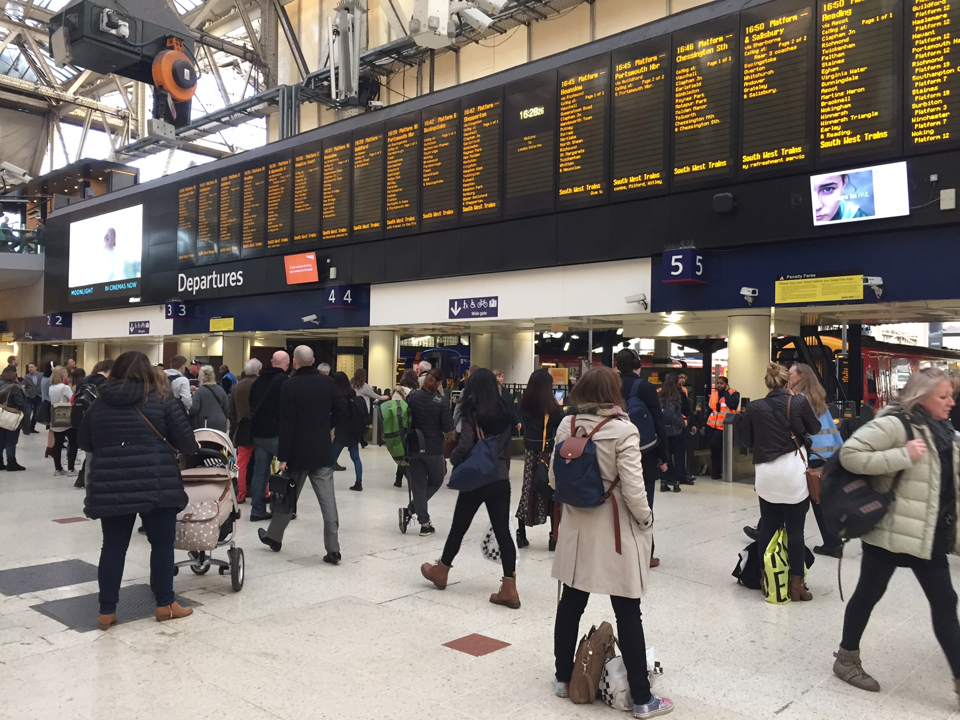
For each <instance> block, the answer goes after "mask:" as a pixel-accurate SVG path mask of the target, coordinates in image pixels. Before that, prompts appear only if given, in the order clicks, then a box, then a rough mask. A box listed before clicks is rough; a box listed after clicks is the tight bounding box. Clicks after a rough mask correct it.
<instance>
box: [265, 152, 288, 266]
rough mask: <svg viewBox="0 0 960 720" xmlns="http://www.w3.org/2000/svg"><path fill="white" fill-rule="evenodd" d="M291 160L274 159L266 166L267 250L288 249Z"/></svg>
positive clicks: (277, 251)
mask: <svg viewBox="0 0 960 720" xmlns="http://www.w3.org/2000/svg"><path fill="white" fill-rule="evenodd" d="M292 210H293V160H292V159H291V158H289V157H287V158H283V159H282V160H276V161H275V162H272V163H270V164H269V165H268V166H267V252H268V253H280V252H287V251H288V250H289V249H290V236H291V232H290V230H291V222H292V220H293V218H292V216H291V211H292Z"/></svg>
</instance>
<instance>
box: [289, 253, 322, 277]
mask: <svg viewBox="0 0 960 720" xmlns="http://www.w3.org/2000/svg"><path fill="white" fill-rule="evenodd" d="M283 263H284V266H285V267H286V275H287V285H302V284H304V283H315V282H319V281H320V271H319V269H318V268H317V254H316V253H315V252H308V253H301V254H299V255H285V256H284V258H283Z"/></svg>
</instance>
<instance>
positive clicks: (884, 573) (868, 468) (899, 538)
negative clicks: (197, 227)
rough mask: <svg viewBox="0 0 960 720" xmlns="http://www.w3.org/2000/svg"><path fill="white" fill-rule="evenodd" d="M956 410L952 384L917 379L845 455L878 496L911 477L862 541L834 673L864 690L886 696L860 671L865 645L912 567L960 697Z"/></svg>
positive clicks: (923, 373) (930, 372)
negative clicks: (875, 619)
mask: <svg viewBox="0 0 960 720" xmlns="http://www.w3.org/2000/svg"><path fill="white" fill-rule="evenodd" d="M953 406H954V402H953V389H952V384H951V382H950V377H949V376H948V375H947V374H946V373H945V372H943V371H942V370H937V369H935V368H925V369H923V370H920V371H918V372H915V373H914V374H913V375H911V376H910V380H909V381H908V382H907V384H906V387H904V388H903V391H902V392H901V404H900V407H899V408H890V409H886V408H885V409H884V410H882V411H881V412H880V413H879V414H878V416H877V418H876V419H875V420H874V421H873V422H870V423H868V424H867V425H864V426H863V427H862V428H860V429H859V430H857V432H856V433H854V435H853V437H851V438H850V439H849V440H848V441H847V443H846V444H845V445H844V446H843V448H842V449H841V450H840V462H841V463H842V464H843V466H844V467H845V468H846V469H847V470H849V471H850V472H852V473H857V474H858V475H872V476H875V487H876V489H878V490H881V491H888V490H890V488H891V487H892V485H893V482H894V478H895V477H896V475H897V474H898V473H901V472H902V473H903V474H902V476H901V478H900V482H899V484H898V485H897V489H896V494H895V501H894V502H893V504H892V505H891V507H890V510H889V512H888V513H887V515H886V516H885V517H884V518H883V519H882V520H881V521H880V522H879V523H878V524H877V526H876V527H875V528H874V529H873V530H871V531H870V532H869V533H867V534H866V535H864V536H863V537H862V538H861V540H862V541H863V560H862V562H861V566H860V580H859V582H858V584H857V589H856V591H855V592H854V594H853V597H851V598H850V602H849V603H848V604H847V610H846V613H845V615H844V619H843V640H842V641H841V643H840V650H839V652H837V653H835V654H834V657H836V659H837V660H836V662H835V663H834V665H833V672H834V673H835V674H836V675H837V677H839V678H840V679H841V680H844V681H846V682H848V683H850V684H851V685H853V686H855V687H858V688H861V689H862V690H870V691H872V692H878V691H879V690H880V684H879V683H878V682H877V681H876V680H874V679H873V678H872V677H871V676H870V675H868V674H867V673H866V672H864V670H863V667H862V666H861V664H860V638H861V637H862V636H863V632H864V630H865V629H866V627H867V621H868V620H869V619H870V613H871V612H872V611H873V608H874V606H875V605H876V604H877V603H878V602H879V601H880V598H882V597H883V594H884V592H885V591H886V589H887V584H888V583H889V582H890V578H891V577H893V573H894V571H895V570H896V569H897V568H898V567H908V568H910V569H911V570H913V574H914V575H915V576H916V578H917V581H918V582H919V583H920V587H921V588H923V592H924V594H926V596H927V600H928V601H929V602H930V611H931V614H932V616H933V631H934V634H935V635H936V636H937V640H938V641H939V642H940V646H941V647H942V648H943V651H944V653H945V654H946V656H947V661H948V662H949V663H950V668H951V670H952V671H953V676H954V679H955V680H954V682H955V689H956V690H957V692H958V693H960V620H958V618H957V593H956V592H955V591H954V589H953V584H952V583H951V581H950V568H949V566H948V565H947V555H948V554H951V553H952V554H960V552H958V547H957V532H956V521H957V517H958V515H960V504H958V501H960V493H958V490H957V488H958V470H960V445H958V439H957V434H956V432H955V431H954V429H953V426H952V425H951V424H950V422H949V420H948V418H949V415H950V410H951V408H953ZM898 413H904V414H905V416H906V418H907V420H908V421H909V423H910V425H911V427H912V428H913V437H914V439H913V440H910V441H908V440H907V432H906V429H905V428H904V426H903V423H902V422H901V420H900V418H899V417H897V414H898Z"/></svg>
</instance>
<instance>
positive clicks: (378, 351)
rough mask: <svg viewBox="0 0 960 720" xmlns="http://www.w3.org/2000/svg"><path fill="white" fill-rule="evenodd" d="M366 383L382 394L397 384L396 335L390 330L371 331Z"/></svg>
mask: <svg viewBox="0 0 960 720" xmlns="http://www.w3.org/2000/svg"><path fill="white" fill-rule="evenodd" d="M368 352H369V357H370V359H369V367H368V368H367V382H369V383H370V384H371V385H372V386H373V387H378V388H380V389H381V390H383V391H384V392H390V391H391V390H392V389H393V386H394V385H396V384H397V382H396V377H397V334H396V333H395V332H393V331H392V330H371V331H370V344H369V346H368Z"/></svg>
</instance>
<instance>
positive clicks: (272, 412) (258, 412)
mask: <svg viewBox="0 0 960 720" xmlns="http://www.w3.org/2000/svg"><path fill="white" fill-rule="evenodd" d="M270 365H271V367H268V368H263V369H262V370H261V371H260V376H259V377H258V378H257V379H256V380H255V381H254V382H253V387H251V388H250V411H251V413H252V414H253V417H252V422H251V424H250V425H251V429H252V431H253V448H254V469H253V483H252V485H253V487H252V488H251V498H250V503H251V505H252V507H251V508H250V521H251V522H259V521H260V520H269V519H270V518H271V517H273V516H272V515H271V514H270V513H268V512H267V500H266V495H267V481H268V480H269V479H270V465H271V464H272V463H273V458H274V456H276V454H277V446H278V444H279V442H280V388H281V386H282V385H283V383H284V381H285V380H286V379H287V369H288V368H289V367H290V356H289V355H288V354H287V353H286V352H284V351H283V350H277V352H275V353H274V354H273V359H272V360H271V361H270Z"/></svg>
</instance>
